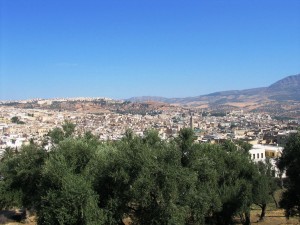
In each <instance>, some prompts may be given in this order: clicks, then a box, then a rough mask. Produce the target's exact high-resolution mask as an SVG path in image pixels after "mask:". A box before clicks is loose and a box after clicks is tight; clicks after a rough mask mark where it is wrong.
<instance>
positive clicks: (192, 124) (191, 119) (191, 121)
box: [190, 114, 194, 130]
mask: <svg viewBox="0 0 300 225" xmlns="http://www.w3.org/2000/svg"><path fill="white" fill-rule="evenodd" d="M190 128H191V129H193V130H194V119H193V115H192V114H191V117H190Z"/></svg>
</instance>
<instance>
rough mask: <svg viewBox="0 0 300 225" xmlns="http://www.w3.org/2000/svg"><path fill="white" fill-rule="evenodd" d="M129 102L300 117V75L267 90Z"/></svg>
mask: <svg viewBox="0 0 300 225" xmlns="http://www.w3.org/2000/svg"><path fill="white" fill-rule="evenodd" d="M128 100H129V101H137V102H143V101H159V102H165V103H170V104H177V105H183V106H189V107H196V108H203V109H210V110H230V109H234V108H242V109H244V110H248V111H259V112H268V113H271V114H274V115H279V116H285V117H289V116H291V117H300V74H297V75H293V76H288V77H286V78H283V79H281V80H279V81H277V82H275V83H273V84H271V85H270V86H268V87H261V88H252V89H246V90H230V91H221V92H214V93H211V94H207V95H200V96H196V97H187V98H164V97H151V96H147V97H135V98H131V99H128Z"/></svg>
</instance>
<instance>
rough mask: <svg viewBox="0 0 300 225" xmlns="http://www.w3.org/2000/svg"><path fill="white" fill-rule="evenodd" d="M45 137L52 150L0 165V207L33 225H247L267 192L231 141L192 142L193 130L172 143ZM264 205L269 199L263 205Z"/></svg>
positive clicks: (56, 133)
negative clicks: (26, 214) (32, 215)
mask: <svg viewBox="0 0 300 225" xmlns="http://www.w3.org/2000/svg"><path fill="white" fill-rule="evenodd" d="M59 129H60V128H57V129H54V130H53V131H51V132H50V136H51V139H52V142H53V143H54V145H53V147H52V149H51V151H46V150H44V149H43V147H42V146H38V145H36V144H34V143H32V144H30V145H28V146H24V147H22V150H21V151H20V152H19V153H16V154H7V156H6V157H4V158H3V160H2V162H1V166H0V174H1V176H2V177H3V179H2V180H0V193H1V196H0V206H1V208H6V207H11V206H22V207H26V208H28V209H33V210H35V211H36V213H37V222H38V224H49V225H50V224H68V225H79V224H80V225H81V224H86V225H88V224H123V220H124V219H125V218H130V220H131V221H132V223H133V224H146V225H147V224H149V225H150V224H166V225H167V224H178V225H182V224H224V225H227V224H231V223H232V222H233V220H234V217H235V216H240V217H241V218H242V219H243V222H244V224H249V223H250V221H249V212H250V206H251V204H253V203H257V202H259V203H261V202H265V199H264V198H263V197H264V196H262V197H261V198H258V197H255V196H254V194H255V193H257V191H258V190H260V189H263V190H265V189H266V190H265V191H266V192H267V193H269V191H270V190H269V189H270V186H269V185H268V182H269V181H268V180H267V181H265V180H264V179H266V178H265V177H264V176H262V175H263V174H264V173H265V172H261V170H259V167H258V166H257V165H256V164H254V163H253V162H252V161H251V160H250V158H249V156H248V153H246V152H245V151H241V150H240V149H239V148H238V147H236V145H235V144H233V143H225V144H223V145H217V144H199V143H195V142H194V141H195V137H194V133H193V131H192V130H191V129H183V130H181V131H180V133H179V136H178V138H176V139H175V140H174V141H164V140H161V139H160V137H159V135H158V132H157V131H154V130H149V131H147V132H146V133H145V135H144V136H143V137H139V136H136V135H134V133H133V132H132V131H130V130H128V131H126V134H125V136H124V138H123V139H122V140H120V141H114V142H112V141H110V142H100V141H98V140H97V138H96V137H95V136H94V135H92V134H91V133H90V132H88V133H86V134H85V135H83V136H82V137H76V138H75V137H73V136H72V135H73V133H74V130H75V126H73V125H70V124H69V125H68V124H66V126H63V129H60V130H59ZM266 201H267V200H266Z"/></svg>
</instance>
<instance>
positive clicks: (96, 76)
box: [0, 0, 300, 100]
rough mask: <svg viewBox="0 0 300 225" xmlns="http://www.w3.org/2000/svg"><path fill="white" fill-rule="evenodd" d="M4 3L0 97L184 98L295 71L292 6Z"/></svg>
mask: <svg viewBox="0 0 300 225" xmlns="http://www.w3.org/2000/svg"><path fill="white" fill-rule="evenodd" d="M0 6H1V7H0V8H1V9H0V10H1V13H0V14H1V15H0V20H1V23H0V32H1V39H0V100H10V99H11V100H17V99H30V98H57V97H79V96H80V97H81V96H82V97H87V96H91V97H94V96H103V97H110V98H116V99H123V98H129V97H133V96H147V95H151V96H163V97H188V96H198V95H202V94H209V93H212V92H215V91H225V90H234V89H247V88H256V87H264V86H268V85H270V84H272V83H273V82H275V81H277V80H280V79H282V78H284V77H286V76H288V75H295V74H298V73H299V72H300V63H299V62H300V55H299V52H300V15H299V13H298V12H299V10H300V2H299V1H296V0H291V1H288V2H286V1H281V0H277V1H271V0H266V1H263V2H262V1H258V0H255V1H251V2H250V1H237V0H236V1H210V2H204V1H199V2H198V1H190V2H184V1H175V2H174V1H151V2H150V1H126V2H120V1H109V2H106V1H99V2H98V1H84V2H83V1H64V2H59V1H42V2H41V1H36V0H29V1H26V2H25V1H24V2H16V1H5V0H4V1H1V3H0Z"/></svg>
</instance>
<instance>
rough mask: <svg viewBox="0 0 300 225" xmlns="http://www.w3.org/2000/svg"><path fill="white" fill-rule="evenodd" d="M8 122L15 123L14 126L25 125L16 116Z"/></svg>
mask: <svg viewBox="0 0 300 225" xmlns="http://www.w3.org/2000/svg"><path fill="white" fill-rule="evenodd" d="M10 121H11V122H12V123H16V124H25V122H24V121H21V120H20V119H19V117H17V116H14V117H12V118H11V119H10Z"/></svg>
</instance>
